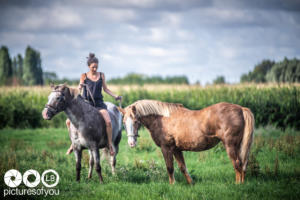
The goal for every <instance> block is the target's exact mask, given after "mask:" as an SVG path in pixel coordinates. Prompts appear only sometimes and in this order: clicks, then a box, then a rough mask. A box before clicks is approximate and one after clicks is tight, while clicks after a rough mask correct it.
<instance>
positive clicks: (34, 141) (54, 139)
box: [0, 126, 300, 200]
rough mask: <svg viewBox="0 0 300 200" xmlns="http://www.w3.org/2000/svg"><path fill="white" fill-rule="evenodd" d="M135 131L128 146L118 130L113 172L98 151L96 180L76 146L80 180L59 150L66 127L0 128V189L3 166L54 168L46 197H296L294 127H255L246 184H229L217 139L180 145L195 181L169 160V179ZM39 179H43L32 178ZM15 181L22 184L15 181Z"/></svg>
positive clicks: (299, 147) (150, 145)
mask: <svg viewBox="0 0 300 200" xmlns="http://www.w3.org/2000/svg"><path fill="white" fill-rule="evenodd" d="M140 135H141V137H140V138H138V145H137V147H136V148H133V149H132V148H130V147H129V146H128V145H127V136H126V134H125V131H124V130H123V135H122V140H121V143H120V151H119V154H118V156H117V167H116V171H117V172H116V175H114V176H113V175H112V174H111V169H110V166H109V164H108V162H107V161H106V160H105V159H103V160H102V161H101V166H102V174H103V178H104V184H99V182H98V177H97V174H96V172H95V170H94V171H93V177H92V179H88V178H87V174H88V152H87V151H84V154H83V159H82V171H81V181H80V183H78V182H76V181H75V158H74V154H71V155H68V156H67V155H65V152H66V151H67V149H68V147H69V145H70V139H69V137H68V133H67V129H66V128H47V129H45V128H44V129H23V130H21V129H2V130H0V145H1V149H0V157H1V158H0V160H1V163H0V174H1V182H0V185H1V188H2V189H1V193H2V194H1V195H2V197H3V195H4V194H3V189H7V188H8V186H6V185H5V183H4V181H3V176H4V174H5V172H6V171H8V170H10V169H18V170H19V171H20V172H21V173H22V174H23V173H24V172H25V171H26V170H28V169H35V170H37V171H38V172H39V173H40V174H41V173H42V172H43V171H44V170H46V169H54V170H56V171H57V172H58V174H59V175H60V181H59V183H58V185H57V186H56V187H55V189H59V195H58V196H47V199H48V198H49V199H74V200H75V199H114V200H115V199H130V200H134V199H137V200H140V199H155V200H156V199H172V200H173V199H299V196H300V189H299V185H300V159H299V158H300V131H296V130H294V129H285V130H281V129H277V128H274V127H272V126H267V127H264V128H257V129H256V130H255V139H254V142H253V146H252V149H251V155H250V160H249V165H248V170H247V174H246V180H245V184H241V185H237V184H235V174H234V170H233V167H232V165H231V162H230V161H229V159H228V157H227V154H226V152H225V149H224V148H223V146H222V144H219V145H217V146H216V147H215V148H213V149H211V150H208V151H204V152H185V153H184V156H185V161H186V164H187V168H188V170H189V172H190V174H191V176H192V178H193V180H194V185H188V184H187V183H186V181H185V179H184V177H183V175H182V174H181V172H180V170H179V169H178V167H177V164H176V163H175V179H176V183H175V184H174V185H169V183H168V176H167V172H166V169H165V164H164V160H163V157H162V154H161V152H160V149H159V148H158V147H156V146H155V144H154V142H153V141H152V139H151V137H150V135H149V133H148V132H147V131H146V130H144V129H141V130H140ZM101 155H102V157H103V154H101ZM41 187H42V183H40V184H39V185H38V186H37V188H41ZM18 188H19V189H22V188H27V187H26V186H25V185H24V184H23V183H22V184H21V185H20V186H19V187H18ZM11 198H13V196H6V197H5V198H4V199H11ZM17 199H45V197H44V196H18V198H17Z"/></svg>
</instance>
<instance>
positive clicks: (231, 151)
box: [225, 145, 243, 183]
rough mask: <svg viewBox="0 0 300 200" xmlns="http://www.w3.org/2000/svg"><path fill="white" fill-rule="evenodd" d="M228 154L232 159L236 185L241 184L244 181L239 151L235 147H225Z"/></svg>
mask: <svg viewBox="0 0 300 200" xmlns="http://www.w3.org/2000/svg"><path fill="white" fill-rule="evenodd" d="M225 148H226V152H227V154H228V156H229V158H230V159H231V162H232V165H233V168H234V171H235V182H236V183H241V181H242V172H243V170H242V162H241V160H240V158H239V156H238V155H239V154H238V149H239V148H237V147H235V146H232V145H225Z"/></svg>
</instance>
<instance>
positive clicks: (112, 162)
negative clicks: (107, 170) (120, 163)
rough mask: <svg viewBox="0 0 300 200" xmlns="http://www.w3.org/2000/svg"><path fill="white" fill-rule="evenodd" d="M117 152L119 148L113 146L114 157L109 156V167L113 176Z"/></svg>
mask: <svg viewBox="0 0 300 200" xmlns="http://www.w3.org/2000/svg"><path fill="white" fill-rule="evenodd" d="M118 152H119V147H118V146H115V155H113V156H110V166H111V172H112V174H113V175H115V174H116V163H117V159H116V156H117V154H118Z"/></svg>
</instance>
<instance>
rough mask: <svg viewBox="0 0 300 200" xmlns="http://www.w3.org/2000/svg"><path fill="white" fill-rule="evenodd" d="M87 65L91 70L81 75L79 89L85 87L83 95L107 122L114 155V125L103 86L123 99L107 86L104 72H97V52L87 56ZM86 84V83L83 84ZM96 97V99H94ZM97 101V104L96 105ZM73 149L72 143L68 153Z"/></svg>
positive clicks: (119, 98) (109, 141)
mask: <svg viewBox="0 0 300 200" xmlns="http://www.w3.org/2000/svg"><path fill="white" fill-rule="evenodd" d="M87 59H88V60H87V65H88V67H89V69H90V70H89V71H88V72H87V73H84V74H82V75H81V77H80V83H79V86H78V89H79V90H81V89H82V88H83V97H84V98H85V99H86V100H87V101H88V102H89V103H90V104H91V105H93V106H95V107H96V108H97V109H98V110H99V112H100V114H101V115H102V116H103V118H104V120H105V124H106V133H107V138H108V145H109V150H110V154H111V155H114V154H115V150H114V149H113V145H112V126H111V120H110V117H109V114H108V111H107V107H106V105H105V104H104V102H103V96H102V88H103V90H104V91H105V92H106V93H107V94H109V95H110V96H112V97H114V98H115V99H116V100H121V96H116V95H115V94H113V93H112V91H110V90H109V89H108V88H107V85H106V82H105V76H104V74H103V73H102V72H97V69H98V59H97V58H96V57H95V54H93V53H90V55H89V57H87ZM83 84H85V85H83ZM86 87H89V90H90V92H91V95H92V96H93V98H92V97H91V95H90V93H89V92H88V90H87V88H86ZM93 99H94V101H93ZM94 103H95V105H94ZM66 124H67V127H68V129H69V128H70V120H69V119H67V121H66ZM72 151H73V148H72V145H71V146H70V148H69V149H68V151H67V154H70V153H71V152H72Z"/></svg>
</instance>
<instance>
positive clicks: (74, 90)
mask: <svg viewBox="0 0 300 200" xmlns="http://www.w3.org/2000/svg"><path fill="white" fill-rule="evenodd" d="M65 88H69V91H70V95H71V97H72V98H76V97H77V96H78V95H80V92H79V90H78V89H77V88H71V87H69V86H67V85H66V84H59V85H57V86H54V90H64V89H65Z"/></svg>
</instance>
